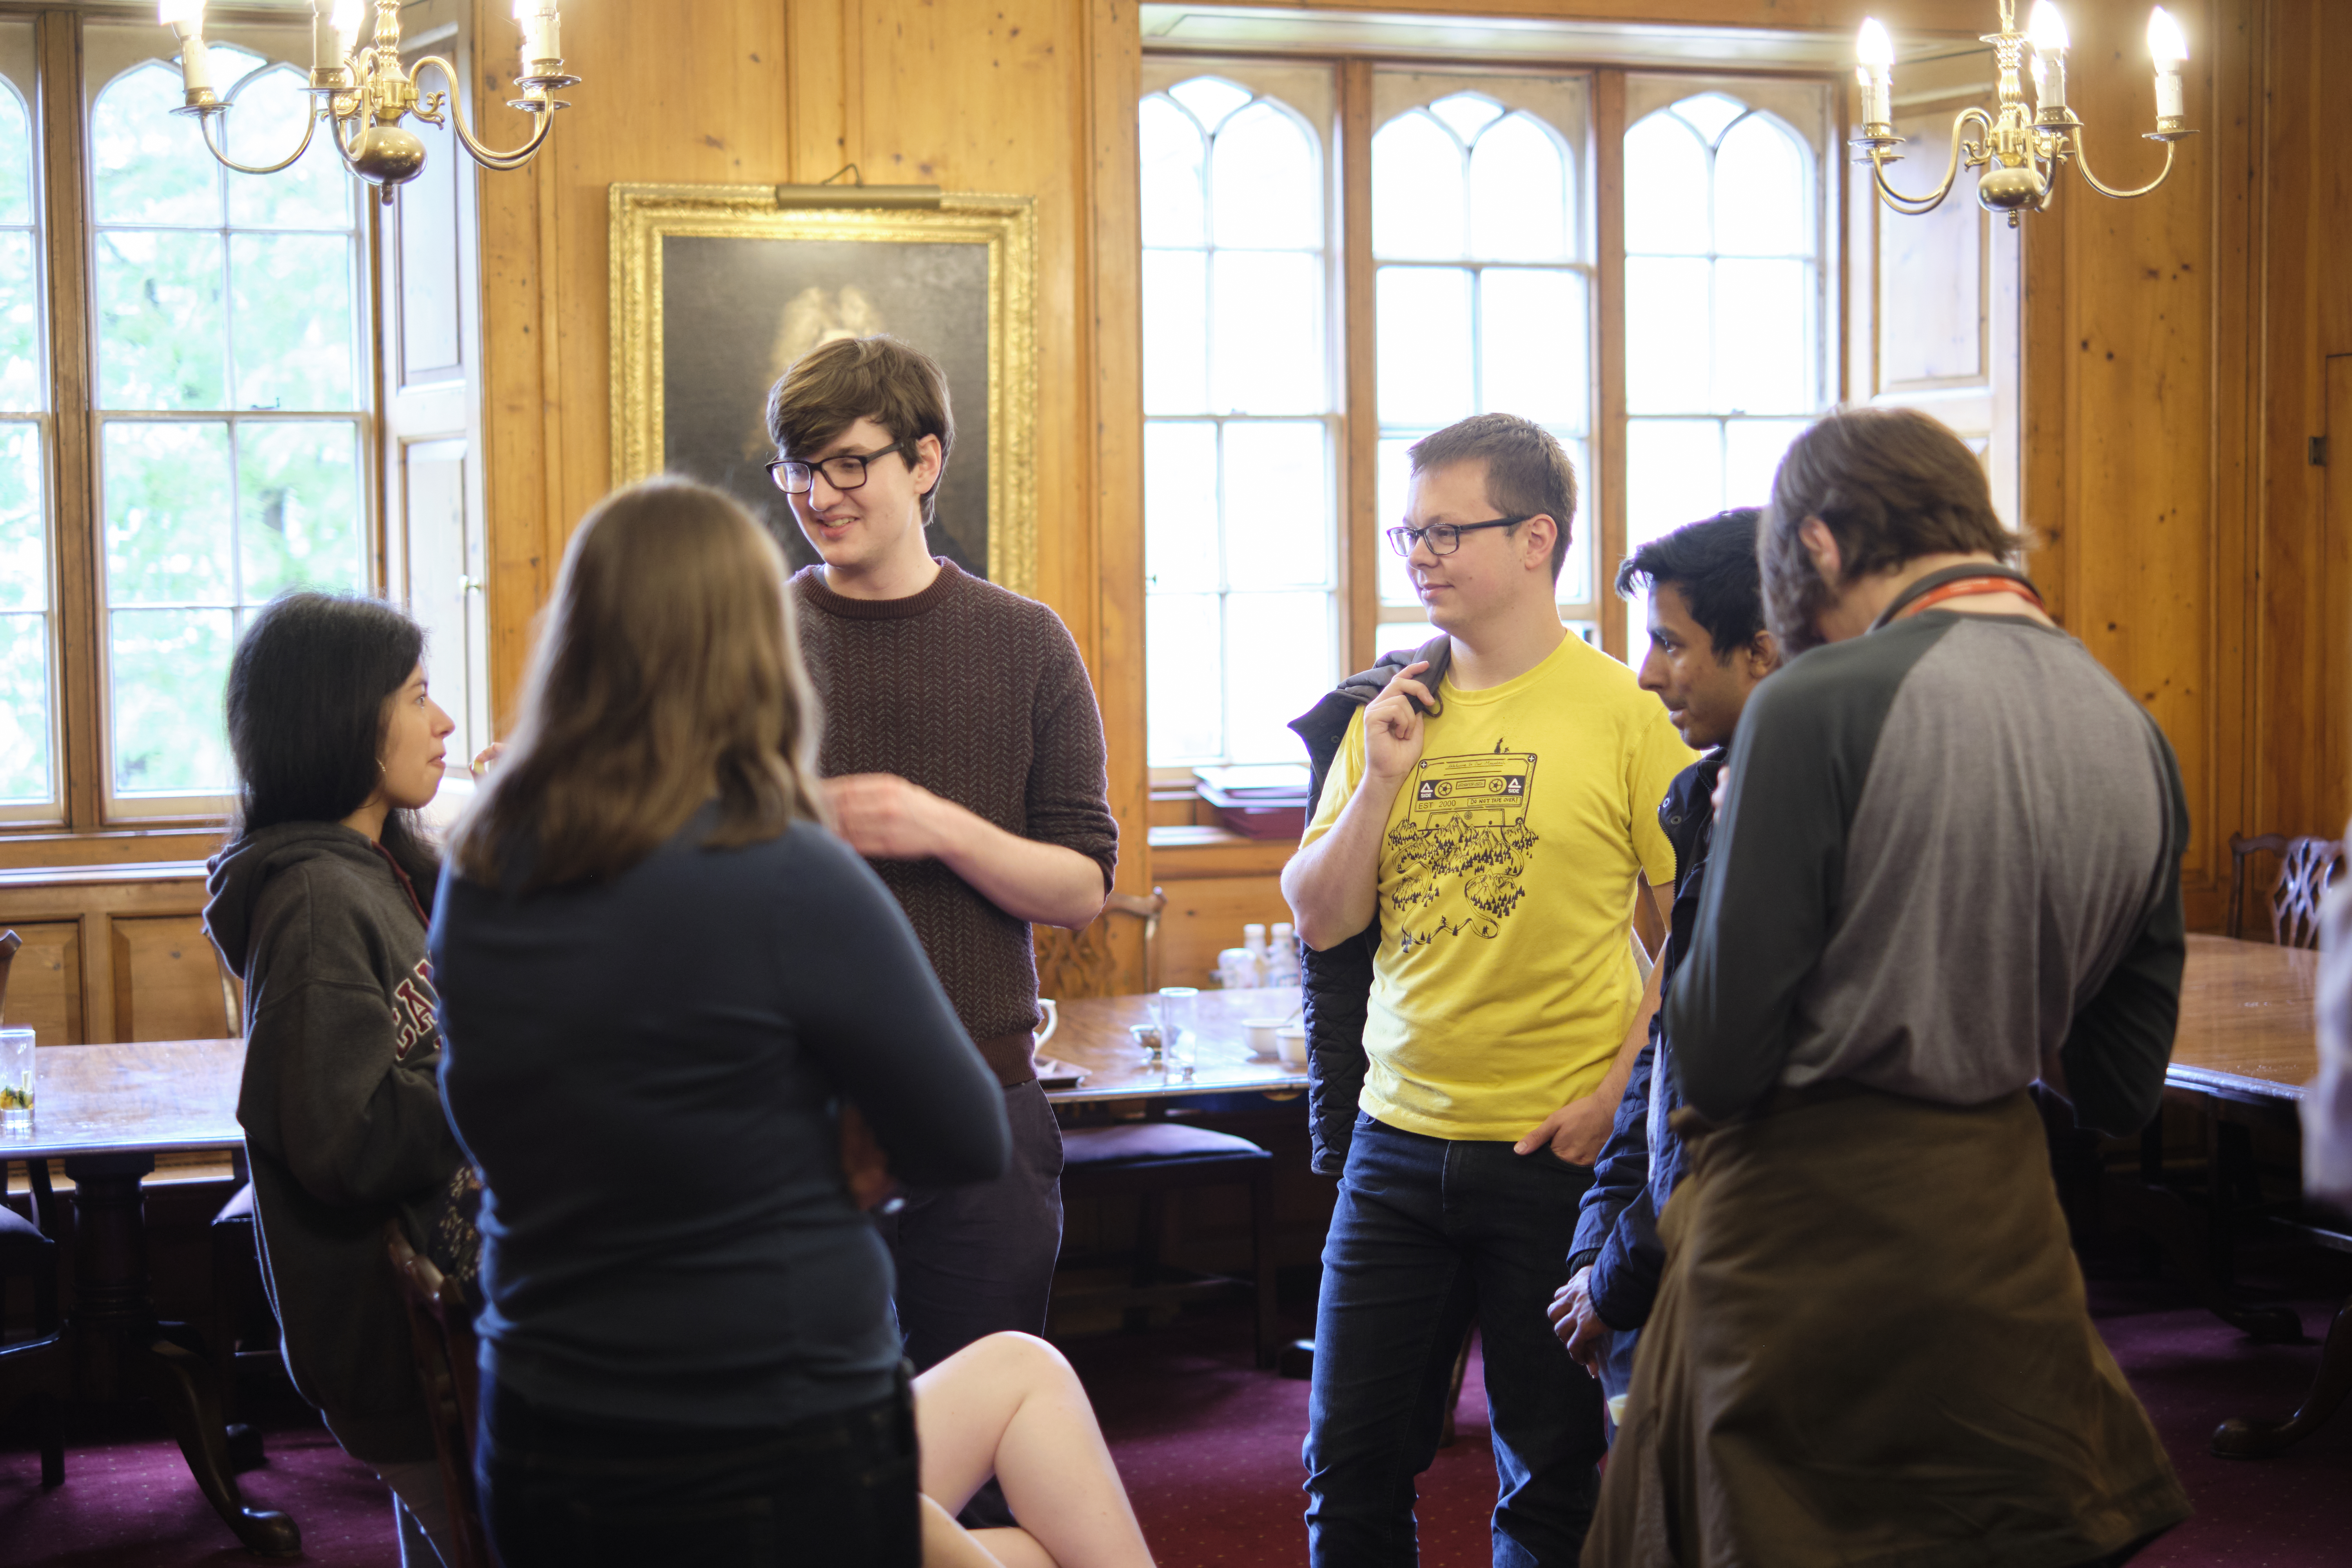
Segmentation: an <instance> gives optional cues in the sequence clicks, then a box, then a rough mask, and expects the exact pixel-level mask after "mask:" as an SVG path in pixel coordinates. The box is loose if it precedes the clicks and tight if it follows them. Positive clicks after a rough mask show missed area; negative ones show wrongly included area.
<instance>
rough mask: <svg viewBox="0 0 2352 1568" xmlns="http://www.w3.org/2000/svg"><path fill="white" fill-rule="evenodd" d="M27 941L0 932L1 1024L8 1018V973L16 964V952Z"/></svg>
mask: <svg viewBox="0 0 2352 1568" xmlns="http://www.w3.org/2000/svg"><path fill="white" fill-rule="evenodd" d="M24 945H25V939H24V938H23V937H21V936H18V935H17V934H16V932H15V931H0V1022H5V1021H6V1019H7V1016H8V971H9V969H10V967H11V966H12V965H14V964H15V963H16V950H17V949H18V948H20V947H22V946H24Z"/></svg>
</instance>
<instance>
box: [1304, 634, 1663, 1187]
mask: <svg viewBox="0 0 2352 1568" xmlns="http://www.w3.org/2000/svg"><path fill="white" fill-rule="evenodd" d="M1438 698H1439V710H1438V711H1437V712H1436V713H1434V714H1432V715H1430V716H1428V717H1427V718H1425V719H1424V720H1423V725H1422V736H1423V741H1422V755H1421V760H1420V761H1419V762H1418V763H1415V764H1414V766H1413V768H1412V772H1411V773H1408V774H1407V775H1406V777H1405V779H1404V780H1403V782H1402V784H1400V786H1399V787H1398V790H1397V795H1396V800H1395V802H1394V803H1393V804H1392V805H1391V806H1390V809H1389V817H1388V823H1387V826H1386V827H1385V829H1384V831H1383V836H1382V838H1381V864H1380V889H1379V904H1380V921H1381V944H1380V950H1379V952H1378V953H1377V954H1376V956H1375V957H1374V960H1373V980H1372V994H1371V997H1370V1008H1369V1011H1368V1013H1367V1016H1366V1018H1365V1024H1364V1048H1365V1053H1366V1055H1367V1057H1368V1058H1370V1066H1369V1070H1368V1071H1367V1072H1366V1073H1365V1076H1364V1092H1363V1097H1362V1100H1360V1104H1361V1106H1362V1108H1363V1109H1364V1110H1366V1111H1368V1112H1370V1114H1371V1115H1372V1116H1373V1117H1375V1118H1376V1119H1378V1120H1379V1121H1383V1122H1386V1123H1387V1124H1388V1125H1390V1126H1391V1127H1398V1128H1402V1129H1403V1130H1404V1131H1408V1132H1421V1133H1426V1134H1428V1135H1430V1136H1432V1137H1438V1138H1454V1139H1479V1140H1513V1139H1517V1138H1518V1137H1520V1136H1521V1135H1522V1134H1524V1133H1526V1132H1527V1131H1528V1130H1529V1129H1530V1128H1532V1127H1534V1126H1535V1125H1536V1124H1537V1123H1538V1122H1539V1121H1542V1120H1543V1119H1544V1118H1545V1117H1547V1116H1549V1115H1550V1114H1551V1113H1552V1112H1553V1111H1555V1110H1559V1108H1560V1107H1561V1106H1563V1105H1566V1104H1567V1103H1569V1102H1570V1100H1576V1099H1578V1098H1580V1096H1582V1095H1585V1094H1589V1093H1591V1090H1592V1089H1593V1088H1594V1086H1596V1085H1597V1084H1598V1083H1599V1082H1600V1081H1601V1078H1602V1077H1603V1076H1604V1075H1606V1073H1607V1072H1608V1070H1609V1063H1610V1061H1611V1059H1612V1058H1613V1057H1614V1056H1615V1055H1616V1053H1617V1047H1619V1046H1620V1045H1622V1043H1623V1042H1624V1038H1625V1032H1626V1030H1627V1028H1628V1027H1630V1026H1631V1025H1632V1023H1633V1013H1634V1010H1635V1008H1636V1007H1637V1006H1638V1005H1640V1002H1641V989H1642V988H1641V981H1640V978H1639V974H1638V972H1637V971H1636V970H1635V968H1634V966H1633V948H1632V946H1631V943H1630V924H1631V921H1632V918H1633V896H1634V890H1635V888H1636V882H1635V876H1636V873H1641V874H1644V875H1646V876H1647V877H1648V879H1649V880H1650V883H1651V885H1652V886H1653V887H1660V888H1663V887H1666V886H1669V885H1671V884H1672V882H1673V880H1674V876H1675V860H1674V847H1673V846H1672V845H1671V844H1669V843H1668V842H1667V840H1666V837H1665V833H1664V829H1663V828H1661V827H1660V826H1659V825H1658V803H1659V802H1660V801H1662V800H1663V799H1664V798H1665V793H1666V786H1667V785H1668V784H1671V783H1673V782H1674V777H1675V774H1676V773H1680V772H1681V771H1682V770H1683V769H1684V768H1685V767H1687V766H1688V765H1689V764H1690V763H1691V762H1692V761H1693V759H1694V757H1695V755H1696V753H1694V752H1691V751H1690V750H1688V749H1687V748H1686V747H1685V746H1684V745H1683V743H1682V738H1681V737H1680V736H1678V735H1677V734H1675V730H1674V726H1673V725H1672V724H1671V723H1669V722H1668V721H1667V719H1666V714H1665V710H1664V708H1663V707H1662V706H1661V705H1660V704H1659V702H1658V700H1657V699H1656V698H1654V697H1653V696H1651V695H1650V694H1649V693H1648V692H1646V691H1643V689H1641V688H1640V687H1639V686H1638V685H1637V684H1635V681H1634V678H1633V671H1632V670H1630V669H1627V668H1625V667H1624V666H1623V665H1622V664H1620V663H1618V662H1617V661H1616V660H1615V659H1613V658H1609V657H1608V656H1607V655H1606V654H1603V653H1601V651H1599V650H1598V649H1596V648H1594V647H1591V646H1589V645H1588V644H1586V643H1585V642H1583V641H1582V640H1581V639H1580V638H1577V637H1569V638H1568V639H1566V640H1565V641H1564V642H1562V643H1561V644H1560V646H1559V647H1558V648H1557V649H1555V650H1553V652H1552V653H1550V654H1549V655H1548V656H1547V657H1546V658H1545V659H1544V660H1543V662H1542V663H1540V664H1538V666H1536V668H1533V669H1531V670H1529V671H1528V672H1527V673H1526V674H1525V675H1521V676H1518V677H1517V678H1515V679H1511V680H1508V681H1506V682H1504V683H1503V684H1502V685H1500V686H1494V687H1487V688H1485V689H1480V690H1476V691H1463V690H1459V689H1456V688H1455V687H1454V685H1453V684H1452V683H1451V681H1448V682H1447V683H1446V684H1444V686H1443V687H1441V688H1440V689H1439V692H1438ZM1363 776H1364V729H1363V715H1362V714H1360V713H1359V714H1358V715H1357V716H1356V718H1355V720H1354V721H1352V722H1351V723H1350V724H1349V728H1348V734H1347V738H1346V740H1345V741H1343V742H1341V744H1340V747H1339V755H1338V756H1337V757H1336V758H1334V759H1333V761H1332V764H1331V774H1330V778H1329V779H1328V782H1327V783H1326V784H1325V785H1324V789H1323V798H1322V799H1321V801H1319V802H1318V805H1317V809H1316V813H1315V818H1314V820H1313V821H1312V822H1310V823H1309V824H1308V825H1307V834H1306V840H1305V841H1306V842H1307V843H1309V844H1311V843H1313V842H1314V841H1315V840H1316V839H1318V838H1319V837H1322V836H1323V835H1324V834H1325V833H1327V832H1328V831H1329V830H1330V827H1331V825H1332V824H1333V823H1335V822H1336V821H1338V820H1339V813H1340V811H1341V809H1342V808H1343V807H1345V805H1347V803H1348V798H1349V795H1352V794H1353V793H1354V792H1355V790H1356V788H1357V786H1358V785H1359V784H1360V783H1361V782H1362V779H1363Z"/></svg>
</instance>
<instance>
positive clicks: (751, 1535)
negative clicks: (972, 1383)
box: [474, 1379, 923, 1568]
mask: <svg viewBox="0 0 2352 1568" xmlns="http://www.w3.org/2000/svg"><path fill="white" fill-rule="evenodd" d="M476 1450H477V1451H476V1454H475V1472H474V1473H475V1483H476V1485H477V1486H478V1488H479V1489H480V1491H481V1500H482V1522H483V1525H484V1528H485V1529H486V1530H487V1531H488V1534H489V1538H490V1546H491V1550H492V1551H493V1552H495V1553H496V1555H497V1556H498V1558H499V1562H500V1563H502V1564H503V1565H504V1568H608V1565H609V1568H658V1565H662V1564H669V1563H677V1564H680V1565H681V1568H683V1565H685V1564H702V1563H745V1564H752V1563H773V1564H777V1565H778V1568H782V1564H785V1563H861V1564H865V1563H870V1564H874V1565H876V1568H918V1565H919V1563H921V1561H922V1554H923V1553H922V1522H921V1515H920V1513H919V1511H918V1506H917V1503H916V1500H915V1499H916V1488H917V1483H918V1476H917V1462H916V1456H915V1417H914V1405H913V1404H912V1403H911V1402H910V1401H909V1399H908V1394H907V1389H906V1385H905V1383H904V1380H903V1379H902V1380H901V1383H900V1385H899V1387H898V1391H897V1392H896V1393H894V1394H892V1395H891V1396H890V1397H889V1398H887V1399H885V1400H883V1401H881V1402H880V1403H878V1404H875V1405H866V1406H864V1407H863V1408H860V1409H856V1410H851V1411H847V1412H845V1413H843V1414H840V1415H824V1416H817V1417H814V1418H812V1419H810V1420H807V1421H803V1422H798V1423H795V1424H793V1425H792V1426H783V1427H777V1428H772V1429H765V1430H760V1429H751V1430H747V1429H744V1428H740V1427H730V1428H709V1427H698V1426H667V1425H656V1424H653V1423H642V1422H616V1421H607V1420H601V1419H595V1418H592V1417H587V1416H582V1415H572V1414H570V1413H567V1412H563V1411H559V1410H553V1409H551V1408H549V1407H548V1406H546V1405H535V1404H532V1403H531V1402H530V1401H528V1400H526V1399H524V1398H523V1397H522V1396H521V1395H520V1394H517V1393H515V1392H514V1391H513V1390H512V1389H510V1388H506V1387H502V1386H501V1385H499V1383H498V1382H497V1381H496V1380H495V1379H491V1380H486V1381H485V1382H484V1384H483V1386H482V1416H481V1426H480V1432H479V1436H478V1442H477V1445H476Z"/></svg>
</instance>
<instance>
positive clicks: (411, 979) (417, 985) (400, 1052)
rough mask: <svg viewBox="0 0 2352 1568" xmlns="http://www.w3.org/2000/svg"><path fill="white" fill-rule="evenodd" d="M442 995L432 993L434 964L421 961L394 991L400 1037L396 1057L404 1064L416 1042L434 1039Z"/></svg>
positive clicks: (425, 959) (395, 1015)
mask: <svg viewBox="0 0 2352 1568" xmlns="http://www.w3.org/2000/svg"><path fill="white" fill-rule="evenodd" d="M440 1001H441V998H440V994H438V993H437V992H436V991H435V990H434V989H433V961H432V960H431V959H429V958H420V959H418V960H417V961H416V968H415V972H414V973H410V974H408V975H406V976H404V978H403V979H402V980H401V982H400V984H397V985H395V986H394V987H393V988H392V1004H393V1006H392V1011H393V1020H394V1025H395V1026H396V1029H397V1037H396V1039H395V1040H394V1045H393V1054H394V1056H395V1057H396V1058H399V1059H400V1060H402V1061H406V1060H407V1059H408V1053H409V1052H411V1051H413V1050H415V1048H416V1042H417V1041H419V1040H422V1039H425V1038H426V1037H429V1036H431V1035H432V1033H433V1031H434V1029H435V1027H436V1026H437V1024H438V1023H439V1011H438V1009H439V1005H440Z"/></svg>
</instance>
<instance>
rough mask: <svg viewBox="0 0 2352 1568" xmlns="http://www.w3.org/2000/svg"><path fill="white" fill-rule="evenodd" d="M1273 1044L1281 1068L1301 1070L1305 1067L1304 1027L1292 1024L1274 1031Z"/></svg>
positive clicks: (1305, 1043) (1305, 1033) (1305, 1044)
mask: <svg viewBox="0 0 2352 1568" xmlns="http://www.w3.org/2000/svg"><path fill="white" fill-rule="evenodd" d="M1274 1043H1275V1049H1276V1052H1277V1053H1278V1054H1279V1055H1280V1056H1281V1058H1282V1064H1283V1066H1285V1067H1294V1068H1303V1067H1305V1066H1306V1065H1307V1029H1306V1026H1303V1025H1299V1024H1292V1025H1290V1026H1287V1027H1285V1028H1280V1029H1276V1031H1275V1032H1274Z"/></svg>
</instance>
